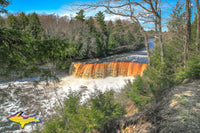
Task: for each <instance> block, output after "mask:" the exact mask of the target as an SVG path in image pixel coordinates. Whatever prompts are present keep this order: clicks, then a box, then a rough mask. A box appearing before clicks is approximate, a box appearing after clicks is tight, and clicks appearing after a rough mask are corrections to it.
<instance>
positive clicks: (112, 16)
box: [105, 14, 129, 21]
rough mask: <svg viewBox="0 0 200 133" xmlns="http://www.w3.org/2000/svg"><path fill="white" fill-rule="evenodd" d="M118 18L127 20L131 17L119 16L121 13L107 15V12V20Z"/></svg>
mask: <svg viewBox="0 0 200 133" xmlns="http://www.w3.org/2000/svg"><path fill="white" fill-rule="evenodd" d="M117 19H121V20H125V19H129V18H127V17H123V16H119V15H107V14H106V15H105V21H109V20H112V21H115V20H117Z"/></svg>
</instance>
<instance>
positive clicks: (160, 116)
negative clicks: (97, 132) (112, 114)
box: [108, 80, 200, 133]
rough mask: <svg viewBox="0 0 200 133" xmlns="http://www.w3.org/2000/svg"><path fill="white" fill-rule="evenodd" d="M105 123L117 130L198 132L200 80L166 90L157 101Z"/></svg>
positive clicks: (143, 132) (170, 132)
mask: <svg viewBox="0 0 200 133" xmlns="http://www.w3.org/2000/svg"><path fill="white" fill-rule="evenodd" d="M109 127H110V128H108V132H119V133H120V132H123V133H158V132H159V133H199V132H200V80H198V81H192V82H190V83H187V84H182V85H179V86H176V87H174V88H170V89H168V90H166V91H165V92H164V93H163V94H162V98H161V100H160V102H158V103H155V104H151V105H147V106H146V107H145V108H144V110H142V111H140V112H139V113H136V114H135V115H133V116H129V117H126V118H123V119H121V120H118V121H115V122H112V125H109Z"/></svg>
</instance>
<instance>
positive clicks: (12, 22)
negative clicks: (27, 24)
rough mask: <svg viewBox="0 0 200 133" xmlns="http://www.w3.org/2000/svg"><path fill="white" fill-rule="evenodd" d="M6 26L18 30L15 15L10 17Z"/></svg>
mask: <svg viewBox="0 0 200 133" xmlns="http://www.w3.org/2000/svg"><path fill="white" fill-rule="evenodd" d="M6 24H7V26H8V27H9V28H11V29H18V21H17V17H16V16H14V15H9V16H8V19H7V21H6Z"/></svg>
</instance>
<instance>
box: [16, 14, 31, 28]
mask: <svg viewBox="0 0 200 133" xmlns="http://www.w3.org/2000/svg"><path fill="white" fill-rule="evenodd" d="M17 20H18V23H19V25H18V26H19V30H25V29H26V27H27V26H28V24H29V21H28V17H27V16H26V14H25V13H24V12H22V13H20V14H19V15H18V17H17Z"/></svg>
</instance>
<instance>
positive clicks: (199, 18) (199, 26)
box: [196, 0, 200, 53]
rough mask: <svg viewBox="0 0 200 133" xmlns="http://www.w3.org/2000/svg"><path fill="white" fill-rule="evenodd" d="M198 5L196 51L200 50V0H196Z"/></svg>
mask: <svg viewBox="0 0 200 133" xmlns="http://www.w3.org/2000/svg"><path fill="white" fill-rule="evenodd" d="M196 6H197V37H196V52H197V53H198V52H199V46H200V40H199V34H200V33H199V32H200V8H199V0H196Z"/></svg>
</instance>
